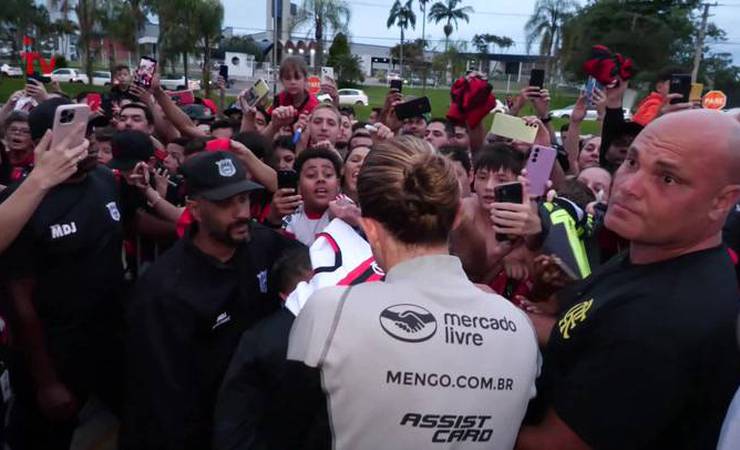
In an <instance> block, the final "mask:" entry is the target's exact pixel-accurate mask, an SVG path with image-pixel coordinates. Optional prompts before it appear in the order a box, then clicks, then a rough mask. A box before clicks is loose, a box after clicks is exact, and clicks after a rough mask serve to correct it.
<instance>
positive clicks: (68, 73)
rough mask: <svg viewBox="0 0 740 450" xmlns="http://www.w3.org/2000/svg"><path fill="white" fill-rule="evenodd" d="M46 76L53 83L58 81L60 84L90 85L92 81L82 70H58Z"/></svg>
mask: <svg viewBox="0 0 740 450" xmlns="http://www.w3.org/2000/svg"><path fill="white" fill-rule="evenodd" d="M44 75H45V76H47V77H50V78H51V81H58V82H60V83H85V84H89V83H90V79H89V78H87V75H85V74H84V73H82V71H81V70H80V69H69V68H65V69H57V70H55V71H53V72H52V73H50V74H44Z"/></svg>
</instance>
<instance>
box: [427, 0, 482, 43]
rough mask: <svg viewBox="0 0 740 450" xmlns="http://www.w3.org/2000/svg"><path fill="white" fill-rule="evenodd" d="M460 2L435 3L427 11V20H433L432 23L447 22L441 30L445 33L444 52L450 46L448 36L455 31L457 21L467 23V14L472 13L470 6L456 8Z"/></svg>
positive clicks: (453, 0)
mask: <svg viewBox="0 0 740 450" xmlns="http://www.w3.org/2000/svg"><path fill="white" fill-rule="evenodd" d="M461 2H462V0H445V2H437V3H435V4H433V5H432V9H430V10H429V19H430V20H433V21H434V23H440V22H443V21H446V22H447V23H446V24H445V26H444V28H443V30H444V33H445V52H446V51H447V49H448V47H449V45H450V35H451V34H452V31H453V30H456V29H457V26H458V21H459V20H464V21H465V23H469V22H470V16H469V14H471V13H473V12H474V10H473V8H471V7H470V6H463V7H460V8H458V7H457V6H458V5H459V4H460V3H461ZM453 24H454V26H453Z"/></svg>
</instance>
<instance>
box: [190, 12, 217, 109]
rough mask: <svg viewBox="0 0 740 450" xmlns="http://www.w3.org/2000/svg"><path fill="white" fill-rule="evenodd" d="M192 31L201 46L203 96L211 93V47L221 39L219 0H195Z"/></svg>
mask: <svg viewBox="0 0 740 450" xmlns="http://www.w3.org/2000/svg"><path fill="white" fill-rule="evenodd" d="M193 13H194V16H195V24H194V25H195V27H194V28H193V31H194V32H195V35H196V36H197V37H198V40H199V41H200V42H201V43H202V44H203V78H202V80H203V82H202V86H203V88H204V89H205V91H206V92H205V96H206V97H208V95H209V94H210V92H211V47H212V46H213V44H214V43H216V41H218V40H219V39H220V38H221V26H222V25H223V23H224V6H223V5H222V4H221V0H197V2H196V7H195V10H194V11H193Z"/></svg>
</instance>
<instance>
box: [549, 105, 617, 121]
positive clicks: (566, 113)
mask: <svg viewBox="0 0 740 450" xmlns="http://www.w3.org/2000/svg"><path fill="white" fill-rule="evenodd" d="M575 106H576V105H570V106H566V107H565V108H561V109H555V110H553V111H551V113H552V116H553V117H557V118H560V119H569V118H570V116H572V115H573V108H575ZM623 109H624V118H625V119H626V120H630V119H632V112H631V111H630V110H629V108H623ZM598 116H599V113H598V112H597V111H596V110H595V109H587V110H586V118H585V120H596V119H598Z"/></svg>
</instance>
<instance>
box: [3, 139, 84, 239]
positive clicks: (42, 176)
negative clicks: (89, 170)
mask: <svg viewBox="0 0 740 450" xmlns="http://www.w3.org/2000/svg"><path fill="white" fill-rule="evenodd" d="M73 134H74V133H70V135H69V136H70V137H69V138H68V139H65V140H63V141H62V142H60V144H59V146H58V147H56V148H53V149H49V146H50V145H51V137H52V134H51V131H50V130H49V131H47V132H46V134H44V137H43V138H42V139H41V142H39V144H38V145H37V146H36V149H35V150H34V158H35V165H34V168H33V170H32V171H31V173H30V174H29V175H28V178H26V179H25V180H24V181H23V183H21V184H20V186H18V189H16V190H15V191H14V192H13V193H12V194H10V196H9V197H8V198H7V199H6V200H5V201H4V202H2V203H0V230H3V232H2V233H0V253H2V252H3V251H4V250H5V249H7V248H8V246H9V245H10V244H11V243H12V242H13V241H14V240H15V238H16V237H17V236H18V234H19V233H20V232H21V230H22V229H23V226H24V225H25V224H26V222H28V219H29V218H30V217H31V216H32V215H33V213H34V211H36V208H37V207H38V205H39V204H40V203H41V200H42V199H43V198H44V196H45V195H46V194H47V193H48V192H49V191H50V190H51V189H52V188H53V187H54V186H56V185H58V184H59V183H61V182H63V181H64V180H66V179H67V178H69V177H70V176H72V175H73V174H74V173H75V172H76V171H77V162H78V161H80V158H82V157H84V156H85V155H86V154H87V149H88V147H89V142H88V141H87V140H85V141H84V142H83V143H82V145H79V146H77V147H73V148H66V147H67V144H68V141H69V139H71V138H72V135H73Z"/></svg>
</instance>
